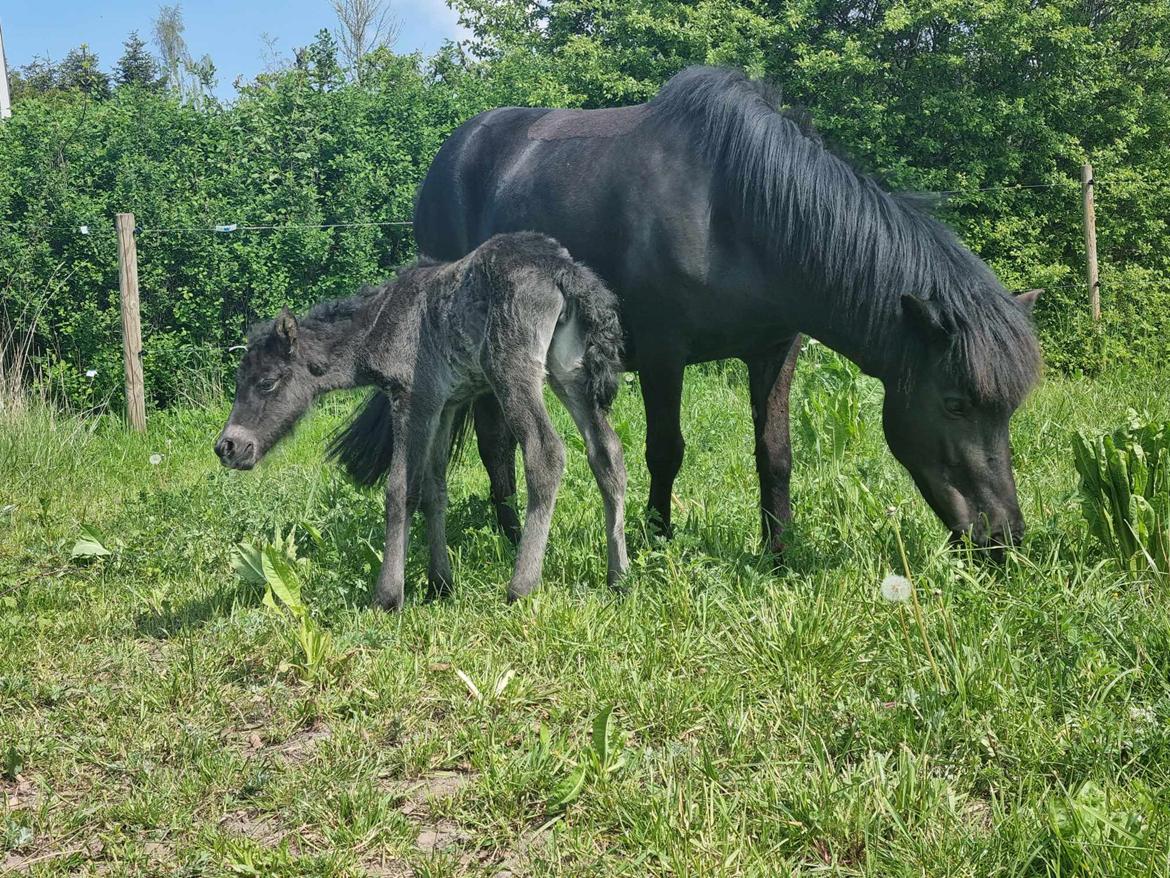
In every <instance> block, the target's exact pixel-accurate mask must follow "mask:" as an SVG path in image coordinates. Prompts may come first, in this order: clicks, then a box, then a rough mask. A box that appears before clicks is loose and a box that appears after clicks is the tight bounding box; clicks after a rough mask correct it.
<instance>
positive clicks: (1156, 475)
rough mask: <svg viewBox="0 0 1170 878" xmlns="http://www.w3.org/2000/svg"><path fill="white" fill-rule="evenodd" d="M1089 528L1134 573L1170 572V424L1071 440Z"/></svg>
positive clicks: (1133, 420) (1134, 421) (1133, 421)
mask: <svg viewBox="0 0 1170 878" xmlns="http://www.w3.org/2000/svg"><path fill="white" fill-rule="evenodd" d="M1073 452H1074V455H1075V460H1076V467H1077V472H1078V473H1079V474H1080V477H1081V497H1082V504H1083V508H1084V513H1085V518H1086V519H1087V520H1088V523H1089V530H1090V532H1091V533H1092V534H1093V536H1094V537H1096V538H1097V540H1099V541H1100V543H1101V544H1102V545H1103V546H1104V547H1105V548H1106V549H1107V550H1108V551H1110V552H1111V553H1112V554H1113V555H1115V556H1116V557H1117V559H1118V560H1119V561H1120V562H1121V563H1122V564H1123V565H1125V566H1126V567H1127V568H1129V569H1131V570H1140V569H1150V570H1152V571H1154V573H1155V574H1156V575H1162V576H1164V575H1167V574H1168V573H1170V422H1165V423H1148V424H1144V425H1143V424H1141V423H1140V421H1139V420H1138V418H1137V416H1136V415H1135V414H1132V413H1131V417H1130V423H1129V425H1128V426H1126V427H1122V428H1121V429H1119V430H1116V431H1114V432H1113V433H1112V434H1111V435H1108V436H1101V437H1099V438H1096V439H1090V438H1087V437H1086V436H1085V435H1084V434H1079V433H1078V434H1076V435H1075V436H1074V437H1073Z"/></svg>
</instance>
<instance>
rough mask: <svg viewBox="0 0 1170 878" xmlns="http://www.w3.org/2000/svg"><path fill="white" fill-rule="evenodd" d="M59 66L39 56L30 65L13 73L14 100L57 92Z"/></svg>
mask: <svg viewBox="0 0 1170 878" xmlns="http://www.w3.org/2000/svg"><path fill="white" fill-rule="evenodd" d="M57 82H58V75H57V65H56V64H54V63H53V60H52V59H51V58H48V57H43V58H42V57H40V56H37V57H35V58H33V59H32V61H30V62H29V63H28V64H25V65H24V66H23V67H20V68H18V69H16V70H13V71H12V82H11V85H12V99H13V100H14V101H18V100H20V99H21V98H24V97H29V96H33V95H47V94H49V93H50V92H52V91H56V90H57Z"/></svg>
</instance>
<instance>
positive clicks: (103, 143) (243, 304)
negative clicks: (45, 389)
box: [0, 53, 480, 405]
mask: <svg viewBox="0 0 1170 878" xmlns="http://www.w3.org/2000/svg"><path fill="white" fill-rule="evenodd" d="M466 92H467V90H466V89H461V90H456V89H454V88H452V87H451V86H450V85H448V84H447V83H446V82H445V81H444V80H443V79H442V77H441V76H439V75H437V74H436V73H435V71H434V70H433V69H432V70H431V71H428V72H424V71H423V69H422V68H421V64H420V60H419V59H418V58H416V57H396V56H394V55H391V54H389V53H382V54H379V55H377V56H375V57H374V58H372V59H369V63H368V65H367V70H366V71H365V74H364V77H363V84H362V86H361V87H358V86H354V85H350V84H347V83H345V82H343V81H342V79H341V78H340V75H339V74H338V73H336V68H334V73H333V75H331V76H322V75H320V74H319V71H318V70H317V68H315V67H313V66H306V67H302V68H298V69H294V70H289V71H285V72H282V73H279V74H275V75H270V76H266V77H264V78H263V79H262V80H261V81H260V82H258V83H256V84H254V85H251V86H248V87H246V88H244V89H243V90H242V91H241V93H240V96H239V99H238V100H237V101H236V102H235V103H234V104H233V105H232V106H231V107H230V108H226V109H223V108H219V107H216V106H210V107H203V108H201V109H196V108H194V107H192V106H188V105H184V104H182V103H180V102H178V101H177V100H175V99H174V98H172V97H170V96H167V95H160V94H154V93H149V92H146V91H142V90H138V89H119V90H117V91H116V92H115V93H114V94H113V96H112V97H111V98H110V99H109V100H106V101H101V102H93V101H89V100H84V99H82V98H81V97H80V96H78V95H75V94H73V95H69V94H66V95H60V94H58V95H49V96H47V97H44V98H34V99H25V100H24V101H22V102H21V103H19V104H18V105H17V106H16V108H15V112H14V115H13V117H12V118H11V119H10V120H9V121H8V122H7V123H5V124H3V125H0V285H2V288H3V290H4V303H3V312H2V314H0V319H2V320H3V321H4V326H3V327H0V330H2V331H3V333H4V334H5V335H6V336H7V337H8V338H9V339H10V341H9V343H8V347H9V349H11V347H12V342H11V339H12V338H14V337H15V338H17V339H23V338H24V337H25V334H26V333H27V332H29V331H30V330H31V331H32V332H33V333H34V345H33V349H34V351H35V354H36V356H35V362H34V366H36V367H39V371H40V373H41V374H47V375H48V376H50V377H51V379H52V382H51V384H52V386H53V388H54V389H56V390H58V391H60V392H63V393H64V394H65V395H66V396H67V397H69V398H70V399H71V400H72V401H73V402H75V403H82V404H86V403H89V402H93V401H101V400H105V399H117V398H119V394H120V392H121V391H120V385H121V373H122V367H121V349H120V335H119V332H120V328H119V316H118V307H117V306H118V273H117V244H116V239H115V236H114V231H113V218H114V214H115V213H117V212H119V211H130V212H133V213H134V214H135V217H136V221H137V223H138V225H139V226H140V228H141V231H140V232H139V234H138V236H137V239H138V259H139V284H140V289H141V299H142V320H143V334H144V337H145V345H144V346H145V372H146V382H147V388H148V394H149V398H150V400H151V402H152V404H154V405H166V404H168V403H170V402H172V401H174V400H175V399H177V398H180V397H181V396H182V395H183V394H184V393H185V391H186V388H185V386H184V385H185V383H186V382H189V381H190V380H192V375H191V373H192V371H193V370H195V371H202V372H205V373H206V372H208V371H210V372H211V373H212V374H219V375H221V376H222V375H224V374H226V371H227V368H228V366H229V360H230V358H229V357H228V356H227V354H226V349H227V348H228V347H229V346H231V345H233V344H237V343H239V342H240V341H241V340H242V338H243V334H244V332H245V330H246V327H247V325H248V324H249V323H250V322H251V321H253V320H255V319H257V318H259V317H263V316H270V315H271V314H272V313H274V312H275V311H276V310H277V309H279V307H280V306H281V305H283V304H286V303H288V304H291V305H294V306H297V307H301V306H304V305H307V304H309V303H312V302H316V301H320V300H322V299H325V298H329V297H333V296H339V295H348V294H351V293H352V292H354V291H355V290H356V288H357V287H358V286H359V285H360V284H362V283H367V282H371V281H374V280H377V279H379V278H381V277H384V276H385V275H386V274H387V273H388V272H389V271H390V270H391V268H392V267H393V266H394V265H397V264H399V263H401V262H403V261H405V260H406V259H408V258H410V257H411V256H412V255H413V252H414V244H413V238H412V235H411V231H410V228H409V226H383V227H376V226H359V227H351V228H336V229H319V228H292V229H274V230H255V231H236V232H232V233H228V234H220V233H215V232H209V231H205V229H207V228H208V227H212V226H215V225H220V224H228V223H237V224H240V225H293V226H297V225H300V226H315V225H322V224H332V223H349V222H375V221H392V220H409V219H410V218H411V214H412V210H413V197H414V191H415V187H416V184H417V182H418V181H419V179H421V176H422V174H423V173H425V170H426V168H427V165H428V164H429V162H430V159H431V157H432V156H433V155H434V153H435V151H436V150H437V149H438V147H439V144H440V143H441V142H442V140H443V138H444V136H445V135H446V134H447V133H448V132H449V131H450V130H451V129H452V128H453V127H454V126H455V125H456V124H458V122H459V121H461V120H462V119H463V118H465V117H466V116H468V115H471V114H472V113H474V112H477V111H478V110H479V109H480V108H479V107H465V106H464V105H463V104H462V103H461V101H462V100H464V99H465V98H466ZM82 225H88V228H89V233H88V234H82V233H81V232H80V231H79V229H80V227H81V226H82ZM168 229H169V230H170V231H167V230H168ZM183 230H189V231H183ZM9 353H11V350H9ZM89 370H96V371H97V376H96V377H95V378H93V379H92V380H91V379H88V378H87V377H86V374H85V373H86V372H87V371H89Z"/></svg>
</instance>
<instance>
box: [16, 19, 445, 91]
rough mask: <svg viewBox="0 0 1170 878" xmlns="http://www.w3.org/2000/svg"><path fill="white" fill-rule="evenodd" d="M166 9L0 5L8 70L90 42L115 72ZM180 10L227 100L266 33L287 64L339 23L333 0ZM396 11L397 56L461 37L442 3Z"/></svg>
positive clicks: (249, 71) (251, 66) (254, 65)
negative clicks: (125, 46)
mask: <svg viewBox="0 0 1170 878" xmlns="http://www.w3.org/2000/svg"><path fill="white" fill-rule="evenodd" d="M160 5H162V4H161V3H160V2H159V0H145V2H144V0H112V2H111V0H105V2H103V0H97V2H94V0H39V2H38V0H16V2H12V3H10V2H4V3H3V4H2V5H0V27H2V28H3V29H4V50H5V51H4V54H5V55H6V56H7V58H8V65H9V67H20V66H21V65H23V64H27V63H28V62H29V61H31V60H32V59H33V58H34V57H35V56H37V55H41V56H45V55H47V56H49V57H50V58H52V59H53V60H55V61H59V60H61V58H62V57H64V55H65V53H66V52H68V51H69V50H70V49H72V48H73V47H74V46H77V45H79V44H81V43H89V46H90V48H91V49H92V50H93V51H94V52H96V53H97V55H98V57H99V58H100V59H101V64H102V67H103V69H106V70H109V69H110V68H111V67H112V66H113V64H114V62H115V61H117V59H118V57H119V56H120V55H121V54H122V41H123V40H125V39H126V35H127V34H128V33H130V31H132V30H137V31H138V32H139V34H140V35H141V36H142V38H143V39H144V40H146V41H147V43H151V38H150V33H151V25H152V23H153V21H154V18H155V16H156V15H157V13H158V8H159V6H160ZM181 6H182V9H183V19H184V21H185V22H186V24H187V30H186V33H185V34H184V36H185V38H186V40H187V47H188V48H189V49H190V51H191V54H192V55H193V56H194V57H196V58H200V57H202V56H203V55H204V54H205V53H206V54H209V55H211V58H212V60H213V61H215V65H216V67H217V68H218V71H219V73H218V79H219V87H218V88H217V94H218V95H219V96H220V97H221V98H230V97H231V96H232V95H233V94H234V90H233V89H232V81H233V80H234V79H235V78H236V77H237V76H239V75H243V76H245V77H251V76H254V75H255V74H256V73H258V72H260V71H261V70H264V69H265V67H266V66H267V65H268V63H269V58H268V49H267V47H266V46H265V44H264V42H263V40H262V39H261V35H262V34H265V33H267V34H269V35H270V36H272V37H275V38H276V49H277V52H278V53H279V54H280V55H281V57H282V58H285V59H287V58H289V57H291V53H292V50H293V49H294V48H296V47H298V46H303V45H305V44H307V43H309V42H310V41H312V39H313V36H314V35H315V34H316V33H317V31H318V30H320V29H321V28H323V27H328V28H332V27H334V25H335V24H336V17H335V16H334V14H333V9H332V7H331V6H330V4H329V0H195V2H189V3H182V4H181ZM392 9H393V10H394V14H395V15H396V16H397V18H398V19H399V20H400V22H401V29H400V31H399V37H398V42H397V43H396V44H395V49H396V50H397V51H399V52H411V51H414V50H416V49H418V50H421V51H423V52H427V53H430V52H433V51H434V50H436V49H437V48H439V46H441V45H442V43H443V41H444V40H445V39H448V38H452V37H458V36H461V31H460V28H459V23H458V16H457V15H456V14H455V13H454V12H453V11H452V10H451V9H449V8H448V7H447V5H446V3H445V2H444V0H393V4H392ZM151 48H152V51H153V46H152V47H151Z"/></svg>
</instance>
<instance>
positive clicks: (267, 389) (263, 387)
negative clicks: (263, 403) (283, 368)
mask: <svg viewBox="0 0 1170 878" xmlns="http://www.w3.org/2000/svg"><path fill="white" fill-rule="evenodd" d="M278 384H280V379H279V378H265V379H264V380H263V381H261V382H260V392H261V393H272V391H274V390H276V385H278Z"/></svg>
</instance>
